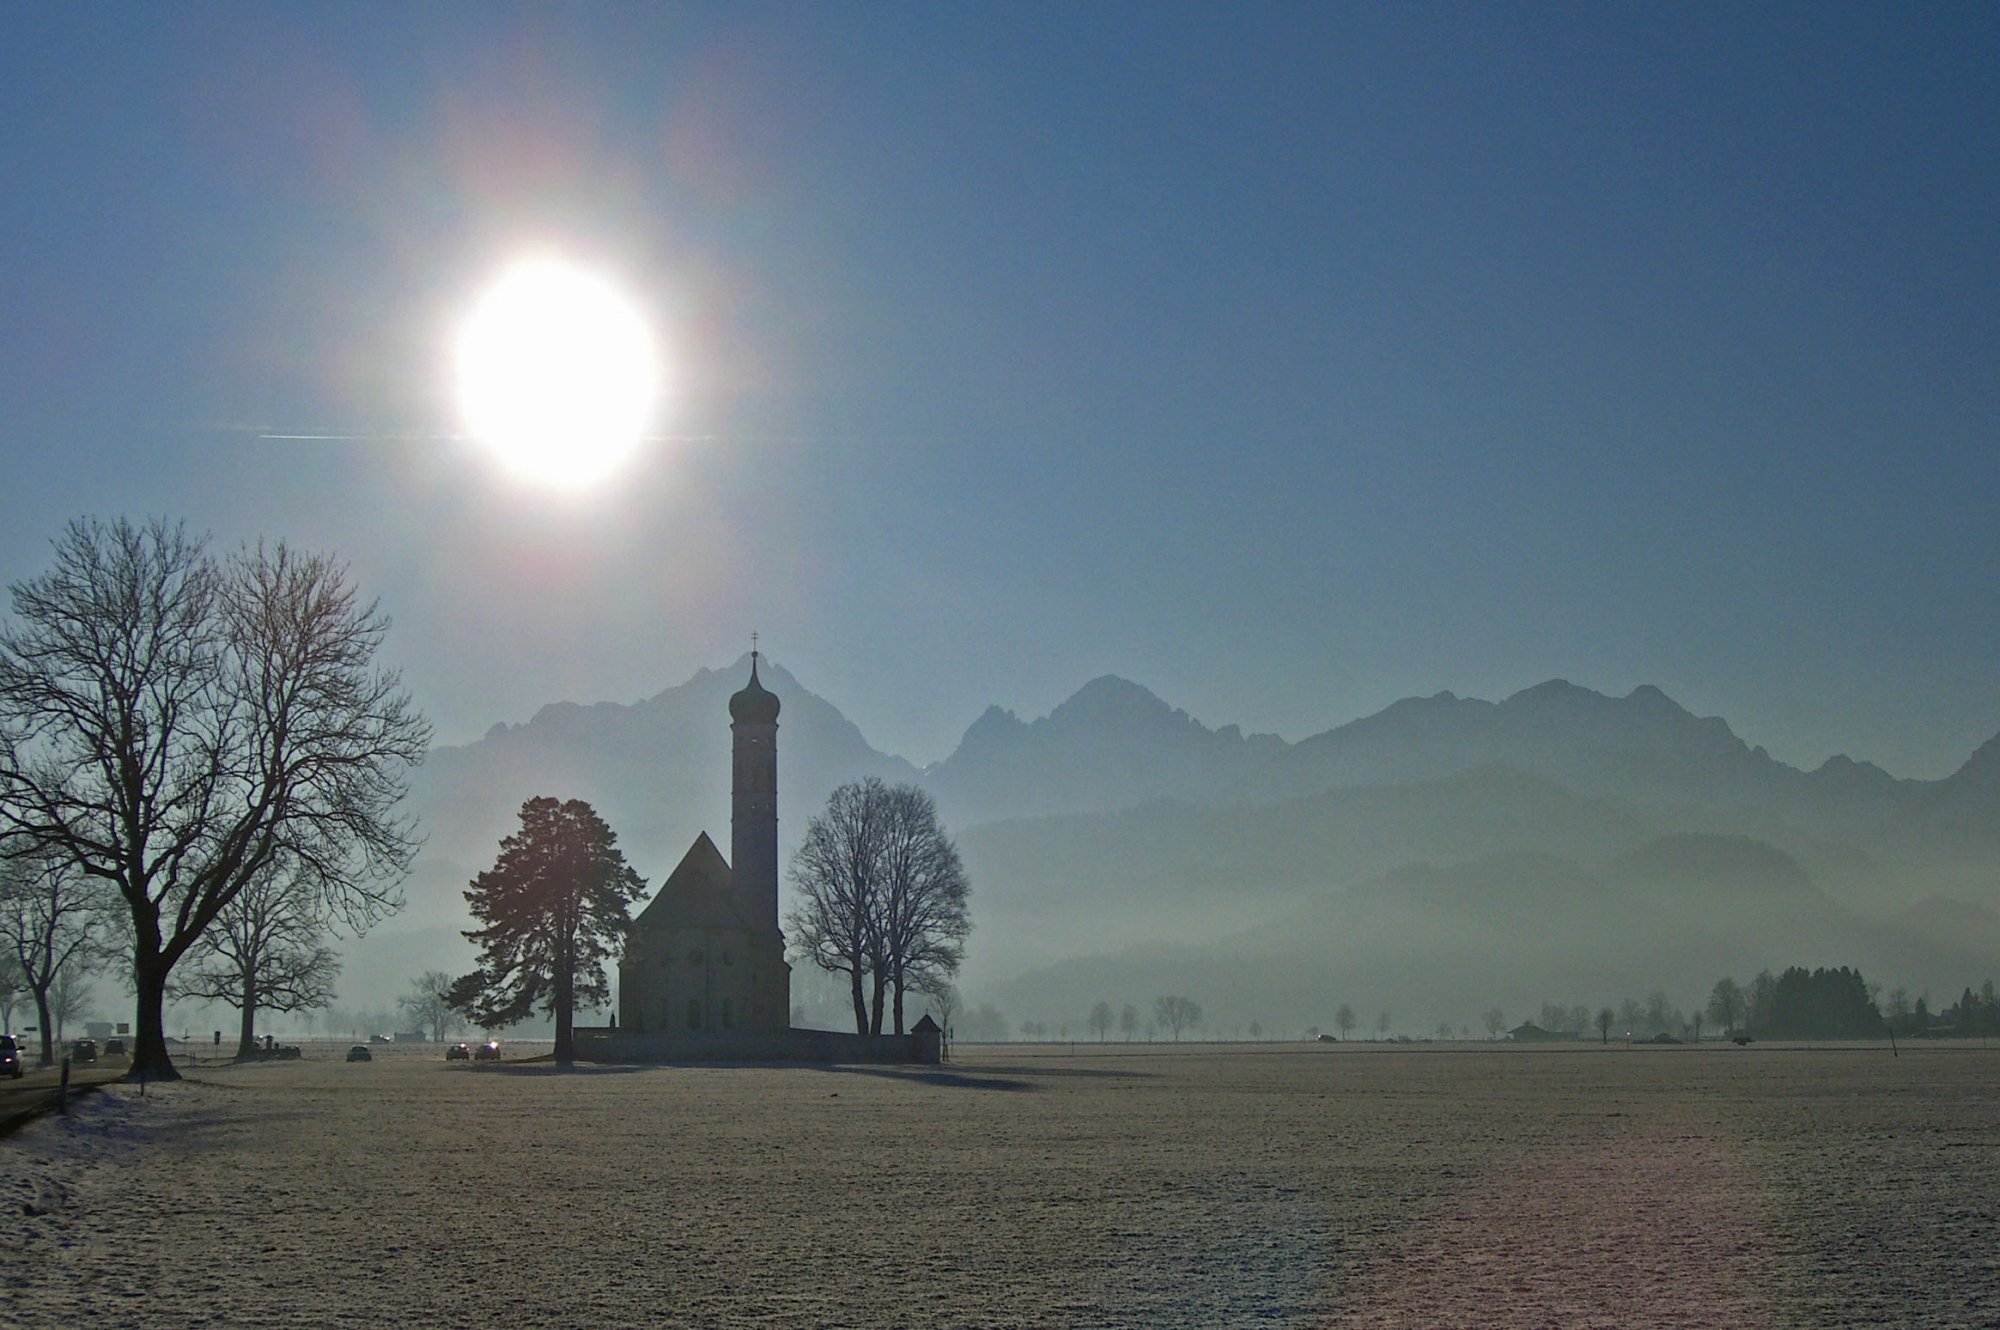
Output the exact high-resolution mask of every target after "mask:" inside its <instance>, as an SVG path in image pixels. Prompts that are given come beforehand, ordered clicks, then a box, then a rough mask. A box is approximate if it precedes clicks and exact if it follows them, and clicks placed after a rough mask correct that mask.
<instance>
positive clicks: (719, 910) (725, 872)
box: [637, 831, 750, 930]
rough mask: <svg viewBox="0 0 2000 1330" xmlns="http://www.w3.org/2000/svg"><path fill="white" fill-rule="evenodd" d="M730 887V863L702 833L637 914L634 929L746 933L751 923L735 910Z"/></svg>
mask: <svg viewBox="0 0 2000 1330" xmlns="http://www.w3.org/2000/svg"><path fill="white" fill-rule="evenodd" d="M732 885H733V879H732V878H731V876H730V872H729V861H728V860H726V859H724V858H723V857H722V851H720V850H718V849H716V848H715V842H714V841H712V840H710V839H709V838H708V833H707V832H706V831H704V832H702V833H701V834H700V835H699V836H696V837H695V838H694V844H693V845H690V846H689V847H688V852H687V853H686V854H684V855H682V856H681V861H680V864H679V865H678V866H677V867H676V868H675V869H674V871H673V872H671V873H669V874H667V880H666V881H665V882H663V883H661V884H660V889H659V891H658V892H656V893H654V896H653V899H652V900H651V901H649V902H647V905H646V908H645V909H643V910H641V911H639V918H638V921H637V927H638V928H640V929H642V930H651V929H656V928H746V929H747V928H749V927H750V921H749V920H747V919H745V918H744V917H743V912H742V911H741V910H739V909H738V908H737V905H736V895H735V892H734V891H733V890H732V889H731V888H732Z"/></svg>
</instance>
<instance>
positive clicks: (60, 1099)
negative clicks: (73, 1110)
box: [56, 1053, 69, 1116]
mask: <svg viewBox="0 0 2000 1330" xmlns="http://www.w3.org/2000/svg"><path fill="white" fill-rule="evenodd" d="M56 1112H58V1113H61V1114H63V1115H65V1116H67V1115H68V1113H69V1054H67V1053H65V1054H63V1060H62V1079H61V1080H60V1081H58V1082H57V1083H56Z"/></svg>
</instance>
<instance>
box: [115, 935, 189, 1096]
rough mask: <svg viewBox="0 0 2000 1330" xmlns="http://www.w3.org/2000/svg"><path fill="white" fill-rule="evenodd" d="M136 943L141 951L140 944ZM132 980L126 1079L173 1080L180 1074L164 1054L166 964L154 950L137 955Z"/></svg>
mask: <svg viewBox="0 0 2000 1330" xmlns="http://www.w3.org/2000/svg"><path fill="white" fill-rule="evenodd" d="M140 945H141V948H142V950H143V949H144V944H143V943H141V944H140ZM132 980H133V983H134V985H135V986H136V987H137V989H138V995H137V997H136V999H135V1005H134V1009H133V1012H132V1069H131V1071H129V1072H127V1073H126V1078H127V1079H128V1080H135V1081H177V1080H179V1079H180V1078H181V1074H180V1073H179V1072H178V1071H175V1070H174V1060H173V1059H172V1058H171V1057H169V1056H167V967H166V966H165V965H163V964H161V962H160V957H159V954H158V953H157V952H154V953H153V954H151V955H145V954H142V955H140V956H139V957H138V958H137V960H136V961H135V962H134V964H133V966H132Z"/></svg>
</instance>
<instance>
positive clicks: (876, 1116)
mask: <svg viewBox="0 0 2000 1330" xmlns="http://www.w3.org/2000/svg"><path fill="white" fill-rule="evenodd" d="M314 1051H315V1054H317V1056H315V1057H313V1058H311V1059H309V1060H307V1061H303V1062H296V1063H284V1064H272V1065H266V1066H255V1067H244V1068H240V1069H233V1068H225V1069H214V1068H204V1069H201V1070H199V1071H197V1072H196V1073H195V1079H193V1080H191V1081H189V1082H184V1083H181V1084H177V1085H169V1086H154V1087H151V1088H150V1090H149V1091H148V1093H147V1095H146V1096H145V1097H144V1098H143V1099H142V1098H141V1097H140V1096H139V1094H138V1092H137V1090H136V1089H134V1088H130V1087H122V1086H121V1087H117V1088H114V1089H112V1090H108V1091H105V1092H101V1093H98V1094H95V1095H91V1096H86V1097H85V1098H83V1099H82V1100H80V1101H79V1102H78V1103H77V1105H76V1106H75V1110H74V1112H73V1113H72V1115H71V1116H70V1117H68V1118H66V1119H60V1118H46V1119H43V1120H41V1121H39V1122H37V1123H34V1124H32V1125H31V1126H29V1127H28V1128H26V1129H24V1130H23V1131H22V1132H20V1133H18V1134H16V1135H15V1136H13V1137H11V1138H9V1139H7V1140H6V1141H4V1142H0V1205H4V1213H0V1286H3V1287H4V1288H5V1289H6V1290H7V1293H6V1296H5V1297H4V1298H3V1299H0V1323H8V1324H21V1325H51V1324H61V1323H70V1322H74V1323H77V1324H82V1323H84V1318H89V1322H90V1323H91V1324H95V1325H108V1326H117V1325H146V1326H163V1327H171V1326H182V1325H232V1326H238V1325H241V1326H260V1325H268V1326H281V1325H282V1326H316V1325H356V1326H364V1325H365V1326H379V1325H388V1324H421V1325H437V1326H458V1325H464V1326H475V1325H491V1324H511V1325H551V1326H553V1325H569V1326H574V1325H593V1324H594V1325H606V1326H613V1325H642V1324H644V1325H661V1324H664V1325H687V1326H706V1325H801V1326H811V1325H825V1326H855V1327H860V1326H870V1327H876V1326H956V1325H968V1324H977V1325H993V1326H1029V1325H1051V1324H1079V1325H1093V1326H1106V1325H1115V1326H1214V1325H1240V1324H1271V1325H1286V1326H1291V1325H1297V1326H1308V1325H1310V1326H1357V1327H1359V1326H1369V1327H1372V1326H1391V1325H1425V1326H1452V1325H1465V1326H1470V1325H1482V1326H1501V1327H1506V1326H1540V1325H1552V1324H1554V1325H1565V1326H1595V1325H1603V1326H1612V1325H1620V1326H1624V1325H1659V1326H1669V1325H1688V1326H1693V1325H1703V1326H1765V1325H1787V1324H1792V1325H1814V1326H1840V1325H1861V1324H1873V1323H1879V1322H1883V1321H1889V1322H1893V1323H1896V1324H1899V1325H1913V1326H1940V1327H1942V1326H1960V1325H1967V1324H1976V1323H1992V1322H1993V1321H1994V1320H1995V1319H1996V1314H1997V1313H2000V1268H1996V1265H1995V1263H1994V1260H1993V1258H1992V1256H1991V1254H1990V1251H1989V1248H1990V1235H1991V1234H1992V1233H1993V1232H1994V1231H1996V1220H2000V1149H1996V1148H1995V1147H1996V1146H2000V1108H1996V1106H1995V1103H1994V1100H1993V1097H1992V1096H1991V1095H1990V1094H1988V1093H1987V1089H1988V1087H1990V1086H1991V1085H1992V1084H1993V1083H1994V1080H1995V1073H1996V1072H2000V1053H1991V1052H1985V1051H1982V1050H1979V1049H1975V1048H1952V1049H1923V1050H1919V1051H1917V1052H1915V1053H1910V1052H1906V1053H1905V1055H1904V1056H1903V1057H1901V1058H1900V1059H1891V1058H1890V1057H1889V1056H1888V1055H1887V1053H1886V1052H1881V1051H1876V1050H1853V1049H1847V1050H1818V1051H1787V1050H1779V1049H1764V1048H1758V1047H1753V1048H1751V1049H1735V1048H1712V1049H1711V1048H1703V1049H1665V1050H1645V1051H1626V1050H1620V1049H1615V1048H1614V1049H1608V1050H1606V1049H1599V1048H1595V1047H1575V1048H1564V1049H1551V1050H1527V1049H1478V1050H1458V1051H1424V1050H1410V1051H1387V1050H1379V1049H1378V1050H1376V1051H1361V1050H1353V1049H1348V1048H1340V1047H1336V1048H1323V1047H1314V1048H1300V1047H1298V1046H1249V1047H1244V1046H1236V1047H1221V1048H1197V1047H1185V1048H1170V1047H1161V1046H1158V1045H1152V1046H1147V1045H1137V1046H1121V1045H1117V1044H1112V1045H1109V1046H1105V1047H1103V1048H1101V1049H1099V1048H1091V1047H1086V1046H1078V1048H1077V1049H1076V1050H1075V1051H1070V1050H1067V1049H1061V1048H1042V1047H1038V1048H1034V1049H1025V1048H1011V1049H1010V1048H1004V1047H994V1048H982V1049H977V1050H966V1051H964V1052H963V1053H962V1055H961V1058H960V1060H959V1061H958V1062H956V1063H954V1064H952V1065H950V1066H947V1067H945V1068H884V1067H867V1068H858V1067H857V1068H815V1067H784V1068H778V1067H683V1068H669V1067H661V1068H597V1069H584V1070H580V1071H578V1072H576V1073H574V1074H567V1075H566V1074H562V1073H560V1072H558V1071H556V1070H555V1069H554V1068H553V1067H551V1066H548V1065H547V1064H526V1065H522V1064H510V1065H507V1066H504V1067H501V1068H493V1067H473V1066H467V1065H465V1064H447V1063H445V1062H444V1061H443V1057H442V1050H441V1049H440V1048H432V1049H413V1050H405V1049H394V1048H391V1049H377V1050H376V1059H375V1061H373V1062H370V1063H359V1064H351V1065H350V1064H346V1063H343V1062H340V1061H338V1060H336V1059H337V1057H338V1049H335V1048H331V1047H329V1048H328V1049H326V1050H314ZM509 1052H510V1054H517V1053H518V1052H519V1050H518V1049H517V1048H510V1050H509Z"/></svg>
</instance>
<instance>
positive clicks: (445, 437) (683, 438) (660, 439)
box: [253, 431, 724, 443]
mask: <svg viewBox="0 0 2000 1330" xmlns="http://www.w3.org/2000/svg"><path fill="white" fill-rule="evenodd" d="M253 437H255V438H258V439H271V440H275V441H279V442H297V443H462V442H464V441H465V440H466V439H468V438H470V437H471V436H470V435H467V434H275V433H270V432H267V431H258V432H257V433H256V434H255V435H254V436H253ZM639 437H640V439H641V440H643V441H644V442H646V443H714V442H716V441H717V440H719V439H721V438H723V437H724V436H722V435H720V434H642V435H640V436H639Z"/></svg>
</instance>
